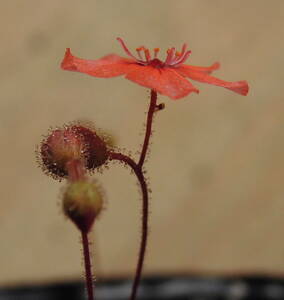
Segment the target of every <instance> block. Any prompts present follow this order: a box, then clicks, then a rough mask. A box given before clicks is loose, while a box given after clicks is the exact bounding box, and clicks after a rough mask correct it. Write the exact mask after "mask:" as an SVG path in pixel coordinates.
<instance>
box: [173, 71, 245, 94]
mask: <svg viewBox="0 0 284 300" xmlns="http://www.w3.org/2000/svg"><path fill="white" fill-rule="evenodd" d="M179 68H180V67H177V68H176V70H177V72H179ZM180 74H181V75H183V76H186V77H188V78H190V79H192V80H196V81H200V82H204V83H209V84H214V85H217V86H222V87H224V88H226V89H229V90H231V91H233V92H235V93H238V94H241V95H244V96H245V95H247V93H248V90H249V87H248V83H247V82H246V81H244V80H242V81H235V82H229V81H224V80H221V79H218V78H216V77H213V76H210V75H208V74H206V73H202V72H198V71H192V70H190V69H188V68H187V69H186V68H181V72H180Z"/></svg>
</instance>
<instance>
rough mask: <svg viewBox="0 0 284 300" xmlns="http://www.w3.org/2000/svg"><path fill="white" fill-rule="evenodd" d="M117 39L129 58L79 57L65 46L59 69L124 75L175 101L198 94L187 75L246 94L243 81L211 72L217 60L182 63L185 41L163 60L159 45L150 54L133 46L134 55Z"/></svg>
mask: <svg viewBox="0 0 284 300" xmlns="http://www.w3.org/2000/svg"><path fill="white" fill-rule="evenodd" d="M117 40H118V41H119V42H120V43H121V45H122V47H123V49H124V51H125V52H126V54H127V55H128V56H129V57H130V58H124V57H121V56H118V55H116V54H109V55H107V56H104V57H102V58H100V59H97V60H89V59H82V58H78V57H76V56H73V55H72V53H71V51H70V48H67V49H66V53H65V57H64V59H63V61H62V63H61V68H62V69H64V70H68V71H77V72H81V73H85V74H88V75H91V76H95V77H104V78H110V77H116V76H121V75H125V78H126V79H129V80H131V81H133V82H136V83H138V84H140V85H142V86H145V87H148V88H150V89H153V90H155V91H156V92H158V93H160V94H162V95H166V96H168V97H170V98H172V99H174V100H176V99H180V98H182V97H185V96H187V95H188V94H190V93H191V92H195V93H199V90H198V89H197V88H195V87H194V86H193V85H192V84H191V83H190V82H189V81H188V80H187V79H186V78H189V79H192V80H196V81H199V82H204V83H209V84H213V85H217V86H221V87H224V88H227V89H229V90H231V91H233V92H236V93H238V94H241V95H244V96H245V95H247V93H248V90H249V87H248V84H247V82H246V81H235V82H229V81H224V80H221V79H218V78H216V77H213V76H211V75H210V73H211V72H212V71H215V70H217V69H219V67H220V64H219V63H214V64H213V65H211V66H210V67H197V66H190V65H185V64H184V62H185V61H186V60H187V58H188V56H189V55H190V53H191V51H187V45H186V44H184V45H183V47H182V50H181V52H177V51H176V49H175V48H171V49H169V50H168V51H167V57H166V59H165V61H164V62H163V61H161V60H160V59H158V58H157V55H158V52H159V48H155V49H154V55H153V57H152V56H151V54H150V51H149V50H148V49H147V48H145V47H143V46H142V47H139V48H137V49H136V51H137V57H135V56H134V55H133V54H132V53H131V52H130V51H129V49H128V48H127V47H126V45H125V43H124V41H123V40H122V39H121V38H118V39H117Z"/></svg>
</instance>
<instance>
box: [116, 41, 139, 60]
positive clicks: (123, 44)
mask: <svg viewBox="0 0 284 300" xmlns="http://www.w3.org/2000/svg"><path fill="white" fill-rule="evenodd" d="M117 40H118V41H119V42H120V44H121V46H122V48H123V50H124V51H125V52H126V54H127V55H128V56H130V57H132V58H133V59H135V60H138V59H137V58H136V57H135V56H134V55H133V54H132V53H131V52H130V51H129V49H128V48H127V47H126V45H125V43H124V41H123V40H122V39H121V38H119V37H118V38H117ZM138 61H139V60H138Z"/></svg>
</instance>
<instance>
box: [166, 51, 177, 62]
mask: <svg viewBox="0 0 284 300" xmlns="http://www.w3.org/2000/svg"><path fill="white" fill-rule="evenodd" d="M167 54H168V56H167V58H166V60H165V65H170V64H171V62H172V61H173V57H174V55H175V48H171V49H168V50H167Z"/></svg>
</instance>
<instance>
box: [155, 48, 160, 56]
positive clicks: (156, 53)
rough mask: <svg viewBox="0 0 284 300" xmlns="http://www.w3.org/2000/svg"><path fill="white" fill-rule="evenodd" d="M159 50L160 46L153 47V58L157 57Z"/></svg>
mask: <svg viewBox="0 0 284 300" xmlns="http://www.w3.org/2000/svg"><path fill="white" fill-rule="evenodd" d="M159 51H160V48H154V58H157V55H158V53H159Z"/></svg>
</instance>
